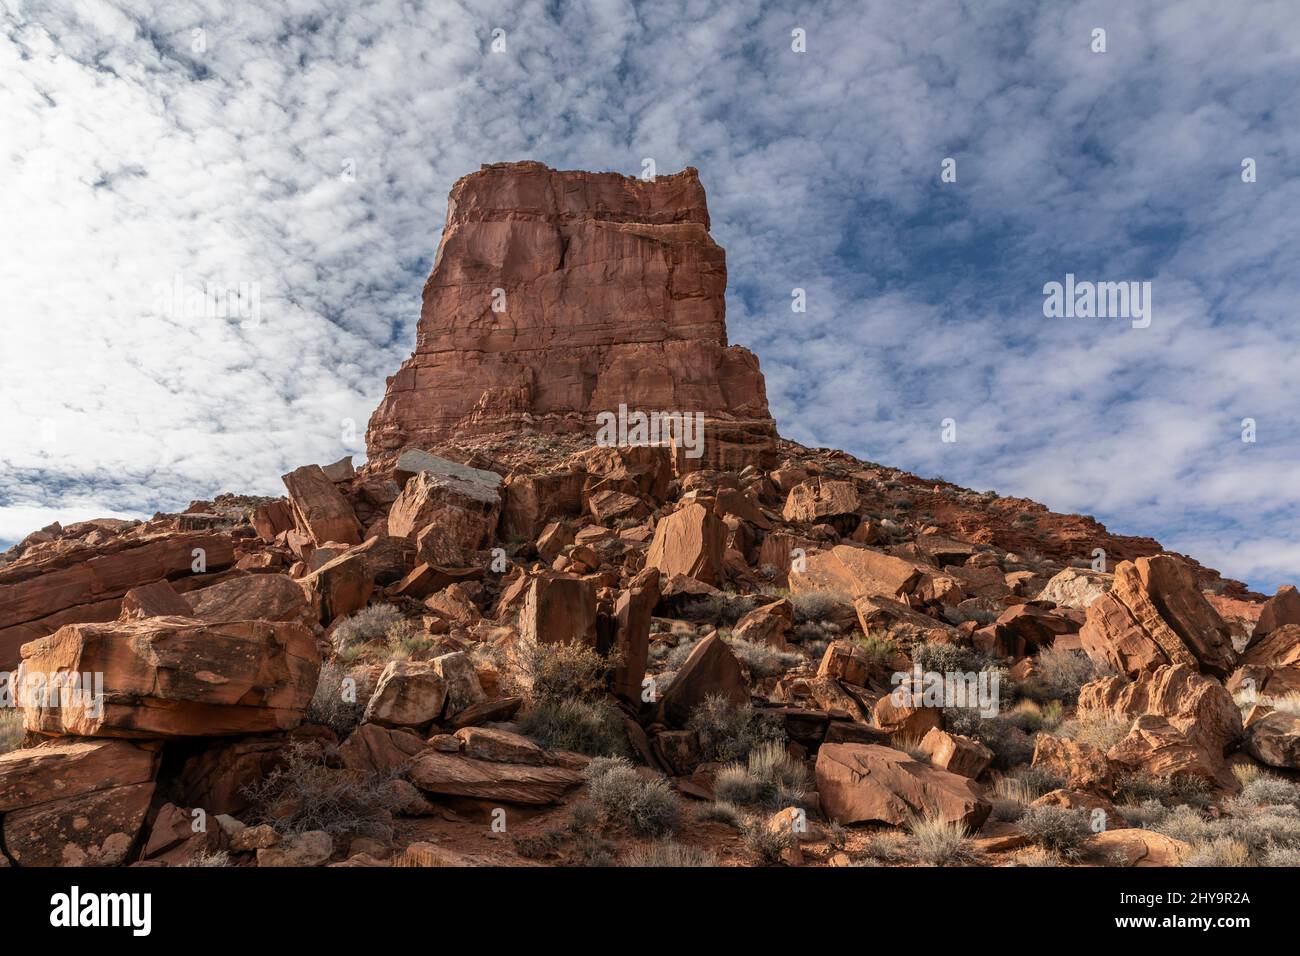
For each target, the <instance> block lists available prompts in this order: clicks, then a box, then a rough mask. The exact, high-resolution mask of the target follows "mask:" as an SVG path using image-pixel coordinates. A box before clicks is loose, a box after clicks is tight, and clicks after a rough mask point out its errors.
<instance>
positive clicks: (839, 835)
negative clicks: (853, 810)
mask: <svg viewBox="0 0 1300 956" xmlns="http://www.w3.org/2000/svg"><path fill="white" fill-rule="evenodd" d="M848 843H849V831H848V830H846V829H845V828H844V825H843V824H842V823H840V821H839V820H832V821H831V822H830V825H829V826H827V828H826V845H827V846H829V847H830V848H831V849H832V850H842V849H844V848H845V847H846V846H848Z"/></svg>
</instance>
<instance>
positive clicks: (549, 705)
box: [517, 697, 630, 757]
mask: <svg viewBox="0 0 1300 956" xmlns="http://www.w3.org/2000/svg"><path fill="white" fill-rule="evenodd" d="M517 722H518V725H519V732H520V733H522V734H523V735H524V736H526V737H531V738H532V739H533V740H535V741H537V743H539V744H541V745H542V746H543V747H545V748H546V749H547V750H572V751H574V752H575V753H580V754H587V755H588V756H593V757H616V756H623V755H625V754H627V753H628V752H629V749H630V748H629V746H628V741H627V732H626V731H625V730H624V729H623V716H622V714H621V713H620V712H619V709H618V708H617V707H616V706H615V705H614V704H612V703H610V702H609V701H608V700H581V699H579V698H576V697H571V698H568V699H560V700H555V699H552V698H546V699H545V700H542V701H541V702H539V703H534V704H531V705H529V706H528V708H527V709H525V710H524V711H523V712H522V713H521V714H520V715H519V717H518V718H517Z"/></svg>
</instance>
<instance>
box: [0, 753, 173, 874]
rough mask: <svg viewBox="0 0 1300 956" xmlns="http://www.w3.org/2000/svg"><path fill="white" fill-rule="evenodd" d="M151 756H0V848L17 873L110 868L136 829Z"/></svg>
mask: <svg viewBox="0 0 1300 956" xmlns="http://www.w3.org/2000/svg"><path fill="white" fill-rule="evenodd" d="M156 765H157V754H156V753H155V752H153V751H151V750H145V749H142V748H140V747H137V746H135V745H134V744H131V743H127V742H126V741H119V740H70V741H60V742H58V743H49V744H44V745H42V746H40V747H35V748H32V749H28V750H16V751H12V752H10V753H7V754H3V755H0V819H3V827H4V846H5V848H6V850H7V851H8V853H9V855H10V856H11V857H12V858H13V859H14V861H15V862H17V863H18V864H19V865H21V866H117V865H120V864H122V863H125V862H127V853H128V851H129V850H130V849H131V847H132V845H133V844H134V843H135V840H136V836H137V834H138V833H139V832H140V828H141V827H142V826H143V825H144V820H145V814H146V812H147V811H148V809H149V801H150V799H151V798H152V796H153V791H154V783H153V777H154V772H155V768H156Z"/></svg>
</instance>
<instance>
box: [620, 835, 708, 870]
mask: <svg viewBox="0 0 1300 956" xmlns="http://www.w3.org/2000/svg"><path fill="white" fill-rule="evenodd" d="M623 865H624V866H645V867H653V868H655V869H659V868H662V867H667V868H671V869H677V868H680V867H689V866H717V865H718V861H717V859H716V858H715V857H714V855H713V854H712V853H711V852H710V851H708V850H701V849H699V848H697V847H693V846H683V845H682V844H680V843H678V842H676V841H675V840H655V841H654V842H653V843H650V844H648V845H646V846H642V847H637V848H636V849H634V850H631V851H629V852H628V854H627V856H625V857H624V858H623Z"/></svg>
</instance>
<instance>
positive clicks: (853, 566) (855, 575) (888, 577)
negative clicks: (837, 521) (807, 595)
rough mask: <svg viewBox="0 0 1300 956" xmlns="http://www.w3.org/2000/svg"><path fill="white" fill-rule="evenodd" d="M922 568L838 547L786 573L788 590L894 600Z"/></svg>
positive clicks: (865, 550) (867, 551) (878, 553)
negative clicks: (839, 593) (834, 592)
mask: <svg viewBox="0 0 1300 956" xmlns="http://www.w3.org/2000/svg"><path fill="white" fill-rule="evenodd" d="M924 574H925V568H924V567H922V566H919V565H917V564H914V563H913V562H911V561H907V560H905V559H903V558H896V557H894V556H893V555H890V554H886V553H885V552H883V551H878V550H876V549H875V548H855V547H853V546H852V545H847V544H840V545H836V546H835V547H833V548H831V549H830V550H829V551H821V552H818V553H816V554H810V555H808V556H807V558H806V560H805V566H804V568H803V569H802V570H800V569H799V568H795V569H794V570H792V571H791V572H790V590H791V591H793V592H794V593H795V594H802V593H804V592H807V591H840V592H843V593H844V594H847V595H848V596H849V597H850V598H859V597H863V596H872V597H884V598H898V597H900V596H903V595H906V594H908V593H910V592H911V591H912V589H913V588H914V587H916V585H917V584H918V583H919V582H920V581H921V578H922V576H923V575H924Z"/></svg>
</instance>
